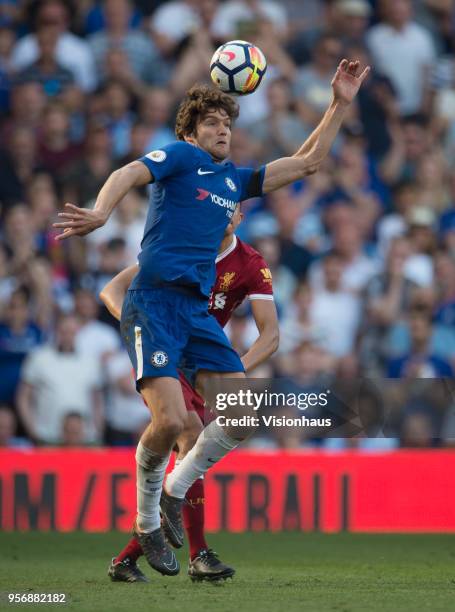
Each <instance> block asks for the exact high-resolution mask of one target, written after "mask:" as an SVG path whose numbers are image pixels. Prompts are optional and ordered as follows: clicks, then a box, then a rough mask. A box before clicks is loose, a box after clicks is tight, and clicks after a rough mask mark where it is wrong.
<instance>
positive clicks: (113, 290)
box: [100, 264, 139, 321]
mask: <svg viewBox="0 0 455 612" xmlns="http://www.w3.org/2000/svg"><path fill="white" fill-rule="evenodd" d="M138 271H139V266H138V265H137V264H136V265H134V266H129V268H125V269H124V270H122V271H121V272H119V273H118V274H117V276H114V278H113V279H112V280H110V281H109V282H108V283H107V285H106V286H105V287H103V289H102V290H101V292H100V300H101V301H102V302H103V304H104V305H105V306H106V308H107V309H108V310H109V312H110V313H111V315H112V316H113V317H115V318H116V319H117V321H120V316H121V314H122V306H123V300H124V299H125V294H126V292H127V291H128V287H129V286H130V285H131V281H132V280H133V278H134V277H135V276H136V274H137V273H138Z"/></svg>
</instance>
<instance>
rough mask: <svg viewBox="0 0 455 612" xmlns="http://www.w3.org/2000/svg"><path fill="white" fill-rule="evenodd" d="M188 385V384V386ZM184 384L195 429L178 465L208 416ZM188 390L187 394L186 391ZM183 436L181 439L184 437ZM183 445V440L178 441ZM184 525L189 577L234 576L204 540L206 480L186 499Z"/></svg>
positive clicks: (196, 395)
mask: <svg viewBox="0 0 455 612" xmlns="http://www.w3.org/2000/svg"><path fill="white" fill-rule="evenodd" d="M185 383H186V384H185ZM185 383H183V382H182V389H183V395H184V396H185V404H186V407H187V410H188V411H189V412H188V417H189V420H191V422H193V423H194V426H189V427H188V429H189V431H190V432H191V433H190V436H188V437H187V443H186V444H185V445H184V444H182V451H181V452H179V459H178V463H177V465H178V464H179V463H180V461H181V460H182V459H183V458H184V457H185V455H186V454H187V453H188V452H189V451H190V450H191V449H192V448H193V446H194V444H195V443H196V441H197V438H198V437H199V434H200V433H201V431H202V430H203V428H204V426H203V424H202V422H203V421H204V420H205V417H206V414H205V412H206V410H205V405H204V403H205V402H204V399H203V398H202V397H201V396H200V395H199V393H197V392H196V391H195V390H194V389H193V388H192V387H191V386H190V385H189V383H188V382H186V381H185ZM186 387H187V391H186ZM184 434H185V432H184V433H183V434H182V436H181V438H182V437H183V436H184ZM179 445H180V438H179ZM182 518H183V526H184V528H185V532H186V535H187V538H188V545H189V549H190V560H189V563H188V575H189V576H190V578H191V580H193V581H196V580H197V581H200V580H215V581H216V580H220V579H225V578H229V577H232V576H233V575H234V574H235V570H234V568H233V567H230V566H229V565H226V564H225V563H223V562H222V561H221V560H220V559H219V558H218V556H217V554H216V553H215V552H214V551H213V550H212V549H211V548H209V545H208V544H207V541H206V537H205V490H204V478H203V477H201V478H198V479H197V480H195V481H194V482H193V484H192V485H191V487H190V488H189V489H188V491H187V493H186V496H185V503H184V504H183V509H182Z"/></svg>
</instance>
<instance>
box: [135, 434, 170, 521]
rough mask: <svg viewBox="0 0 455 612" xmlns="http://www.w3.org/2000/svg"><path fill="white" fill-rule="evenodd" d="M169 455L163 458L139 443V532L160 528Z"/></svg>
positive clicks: (137, 484)
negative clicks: (162, 494)
mask: <svg viewBox="0 0 455 612" xmlns="http://www.w3.org/2000/svg"><path fill="white" fill-rule="evenodd" d="M169 458H170V454H169V455H166V456H165V457H163V456H162V455H158V454H157V453H155V452H154V451H152V450H150V449H149V448H146V447H145V446H144V445H143V444H142V442H139V444H138V445H137V450H136V491H137V525H138V527H139V529H140V530H141V531H145V532H150V531H155V529H158V527H159V526H160V522H161V521H160V497H161V490H162V488H163V480H164V473H165V471H166V467H167V464H168V463H169Z"/></svg>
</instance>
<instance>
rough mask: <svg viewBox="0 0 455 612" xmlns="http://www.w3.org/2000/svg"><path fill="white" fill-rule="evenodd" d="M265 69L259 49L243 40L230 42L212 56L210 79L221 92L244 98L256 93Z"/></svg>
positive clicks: (265, 63) (264, 62) (263, 57)
mask: <svg viewBox="0 0 455 612" xmlns="http://www.w3.org/2000/svg"><path fill="white" fill-rule="evenodd" d="M266 69H267V61H266V59H265V56H264V54H263V53H262V51H261V50H260V49H259V47H256V46H255V45H253V44H251V43H249V42H246V41H244V40H231V41H230V42H227V43H225V44H224V45H221V47H218V49H217V50H216V51H215V53H214V54H213V57H212V60H211V62H210V77H211V79H212V81H213V83H214V84H215V85H216V86H217V87H219V88H220V89H221V91H224V92H225V93H230V94H233V95H237V96H245V95H247V94H251V93H253V92H254V91H256V89H257V88H258V87H259V85H260V84H261V81H262V78H263V76H264V74H265V71H266Z"/></svg>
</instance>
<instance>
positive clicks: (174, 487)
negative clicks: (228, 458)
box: [165, 421, 240, 499]
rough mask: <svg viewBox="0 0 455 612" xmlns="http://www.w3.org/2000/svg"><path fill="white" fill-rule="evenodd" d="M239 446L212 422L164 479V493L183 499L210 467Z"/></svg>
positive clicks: (237, 441)
mask: <svg viewBox="0 0 455 612" xmlns="http://www.w3.org/2000/svg"><path fill="white" fill-rule="evenodd" d="M239 444H240V441H239V440H234V438H231V437H230V436H228V435H227V434H226V433H225V432H224V430H223V429H222V428H221V427H220V426H219V425H218V424H217V423H216V421H212V422H211V423H209V425H207V427H206V428H205V429H204V430H203V431H202V432H201V433H200V434H199V438H198V439H197V441H196V444H195V445H194V446H193V448H192V449H191V450H190V452H189V453H188V454H187V455H186V456H185V457H184V458H183V459H182V460H181V461H180V462H179V464H178V465H177V464H176V465H175V467H174V469H173V470H172V472H171V473H170V474H169V475H168V477H167V478H166V487H165V488H166V492H167V493H168V494H169V495H171V496H172V497H177V498H179V499H183V498H184V497H185V495H186V492H187V491H188V489H189V488H190V487H191V485H192V484H193V482H194V481H195V480H197V479H198V478H201V476H203V475H204V474H205V473H206V471H207V470H208V469H209V468H210V467H212V465H215V463H218V461H219V460H220V459H222V458H223V457H224V456H225V455H227V454H228V453H229V451H231V450H233V449H234V448H236V447H237V446H238V445H239Z"/></svg>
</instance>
